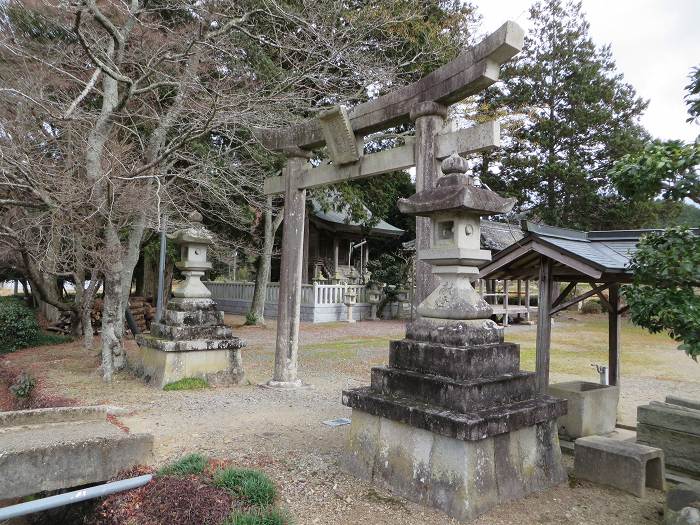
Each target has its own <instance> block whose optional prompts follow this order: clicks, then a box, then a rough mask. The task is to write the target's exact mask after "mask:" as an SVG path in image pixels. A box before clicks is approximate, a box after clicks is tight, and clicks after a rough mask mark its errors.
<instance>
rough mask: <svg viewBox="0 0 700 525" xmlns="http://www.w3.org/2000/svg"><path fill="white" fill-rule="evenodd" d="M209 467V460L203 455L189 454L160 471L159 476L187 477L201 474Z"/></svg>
mask: <svg viewBox="0 0 700 525" xmlns="http://www.w3.org/2000/svg"><path fill="white" fill-rule="evenodd" d="M206 466H207V458H205V457H204V456H202V455H201V454H188V455H186V456H185V457H183V458H181V459H178V460H177V461H176V462H175V463H172V464H170V465H168V466H166V467H163V468H162V469H160V470H159V471H158V475H159V476H187V475H189V474H201V473H202V472H204V469H205V468H206Z"/></svg>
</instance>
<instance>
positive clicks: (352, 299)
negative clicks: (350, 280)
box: [343, 285, 357, 323]
mask: <svg viewBox="0 0 700 525" xmlns="http://www.w3.org/2000/svg"><path fill="white" fill-rule="evenodd" d="M356 302H357V294H356V293H355V289H354V288H350V287H349V286H348V285H346V286H345V299H344V300H343V303H344V304H345V306H346V307H347V309H348V319H347V322H348V323H354V322H355V319H353V318H352V307H353V305H354V304H355V303H356Z"/></svg>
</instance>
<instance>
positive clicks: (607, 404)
mask: <svg viewBox="0 0 700 525" xmlns="http://www.w3.org/2000/svg"><path fill="white" fill-rule="evenodd" d="M547 392H548V393H549V395H551V396H553V397H562V398H564V399H566V400H568V402H569V403H568V412H567V414H566V415H564V416H562V417H561V418H559V423H558V424H559V435H561V436H563V437H566V438H567V439H571V440H574V439H577V438H580V437H584V436H591V435H601V434H608V433H610V432H612V431H613V430H615V423H616V421H617V404H618V400H619V397H620V389H619V387H616V386H606V385H601V384H599V383H591V382H587V381H568V382H565V383H554V384H551V385H549V387H548V389H547Z"/></svg>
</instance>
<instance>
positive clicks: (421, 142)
mask: <svg viewBox="0 0 700 525" xmlns="http://www.w3.org/2000/svg"><path fill="white" fill-rule="evenodd" d="M410 118H411V120H412V121H413V122H415V125H416V145H415V155H416V193H418V192H421V191H426V190H431V189H433V188H435V183H436V182H437V179H438V177H439V176H440V174H441V171H440V161H439V160H438V158H437V155H436V154H437V147H438V144H437V135H438V133H439V132H440V130H442V128H443V126H444V125H445V118H447V108H446V107H445V106H443V105H442V104H438V103H436V102H430V101H428V102H419V103H418V104H416V105H415V106H414V107H413V109H412V110H411V116H410ZM432 235H433V227H432V223H431V221H430V219H429V218H428V217H416V253H418V250H427V249H429V248H430V239H431V237H432ZM437 285H438V280H437V278H436V277H435V276H434V275H433V271H432V267H431V266H430V265H429V264H428V263H426V262H424V261H420V260H416V293H415V297H414V304H413V306H414V308H415V307H416V306H418V305H419V304H420V303H421V302H423V300H424V299H425V298H426V297H428V295H430V294H431V293H432V291H433V290H435V288H437Z"/></svg>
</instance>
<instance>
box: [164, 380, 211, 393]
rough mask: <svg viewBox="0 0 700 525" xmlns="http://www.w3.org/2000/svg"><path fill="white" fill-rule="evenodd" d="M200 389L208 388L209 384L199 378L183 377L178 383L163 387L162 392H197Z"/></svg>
mask: <svg viewBox="0 0 700 525" xmlns="http://www.w3.org/2000/svg"><path fill="white" fill-rule="evenodd" d="M200 388H209V383H207V382H206V381H205V380H204V379H202V378H200V377H185V378H184V379H180V380H179V381H174V382H172V383H168V384H167V385H165V386H164V387H163V390H168V391H170V390H199V389H200Z"/></svg>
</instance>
